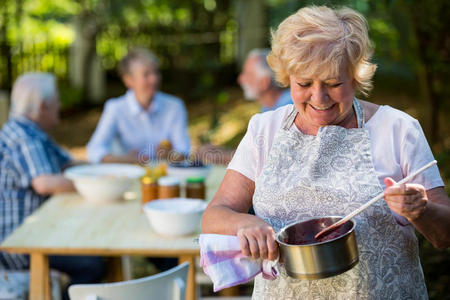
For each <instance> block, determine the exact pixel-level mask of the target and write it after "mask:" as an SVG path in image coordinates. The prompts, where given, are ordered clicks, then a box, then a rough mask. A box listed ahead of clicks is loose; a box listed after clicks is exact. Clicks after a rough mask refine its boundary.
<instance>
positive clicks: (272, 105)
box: [197, 49, 293, 165]
mask: <svg viewBox="0 0 450 300" xmlns="http://www.w3.org/2000/svg"><path fill="white" fill-rule="evenodd" d="M269 53H270V49H253V50H252V51H250V53H249V54H248V55H247V58H246V59H245V62H244V65H243V67H242V71H241V73H240V74H239V77H238V83H239V85H240V86H241V88H242V90H243V92H244V97H245V99H247V100H256V101H258V102H259V103H260V104H261V112H262V113H263V112H267V111H271V110H276V109H277V108H279V107H281V106H284V105H287V104H292V103H293V102H292V98H291V91H290V89H283V88H281V87H280V86H279V85H278V84H277V83H276V81H275V73H274V72H273V71H272V69H271V68H270V66H269V64H268V63H267V60H266V57H267V55H268V54H269ZM233 154H234V150H230V149H223V148H221V147H217V146H214V145H209V144H208V145H204V146H202V147H200V148H199V149H198V151H197V155H198V157H199V158H200V159H201V160H204V161H207V162H212V163H216V164H223V165H226V164H228V163H229V162H230V161H231V159H232V158H233Z"/></svg>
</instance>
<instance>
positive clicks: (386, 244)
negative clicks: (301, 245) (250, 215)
mask: <svg viewBox="0 0 450 300" xmlns="http://www.w3.org/2000/svg"><path fill="white" fill-rule="evenodd" d="M353 108H354V111H355V113H356V117H357V121H358V128H351V129H346V128H344V127H341V126H325V127H321V128H320V129H319V131H318V133H317V135H316V136H313V135H305V134H303V133H301V132H300V131H298V130H294V129H291V126H292V124H293V122H294V119H295V117H296V115H297V110H296V109H295V107H294V109H293V110H292V112H291V113H290V115H289V116H288V117H287V118H286V120H285V121H284V123H283V127H282V128H281V129H280V130H279V131H278V132H277V134H276V136H275V139H274V142H273V145H272V149H271V150H270V153H269V156H268V158H267V161H266V164H265V166H264V167H263V170H262V172H261V175H260V176H259V177H258V178H257V179H256V182H255V193H254V196H253V206H254V209H255V212H256V215H257V216H259V217H260V218H262V219H263V220H265V221H266V222H268V223H269V224H271V225H272V226H273V228H274V230H275V231H276V232H277V231H279V230H280V229H281V228H282V227H284V226H286V225H288V224H290V223H292V222H297V221H301V220H306V219H309V218H312V217H320V216H331V215H338V216H344V215H346V214H348V213H350V212H351V211H353V210H354V209H356V208H358V207H359V206H360V205H362V204H363V203H365V202H367V201H368V200H370V199H371V198H372V197H374V196H376V195H377V194H379V193H381V192H382V187H381V185H380V183H379V181H378V178H377V175H376V172H375V169H374V166H373V163H372V156H371V150H370V138H369V133H368V131H367V129H366V128H365V127H364V115H363V110H362V107H361V104H360V103H359V101H358V100H357V99H355V100H354V101H353ZM294 126H295V125H294ZM353 220H354V221H356V229H355V231H356V232H355V233H356V238H357V244H358V250H359V263H358V264H357V265H356V266H355V267H353V268H352V269H350V270H348V271H347V272H345V273H342V274H340V275H337V276H334V277H329V278H325V279H319V280H300V279H293V278H291V277H288V276H287V274H286V270H285V269H284V268H281V274H280V276H279V277H278V278H277V279H276V280H274V281H269V280H265V279H263V278H262V277H261V276H260V275H259V276H258V277H256V279H255V287H254V291H253V299H255V300H260V299H277V300H278V299H314V300H316V299H333V300H335V299H346V300H347V299H383V300H384V299H428V295H427V290H426V286H425V281H424V276H423V272H422V268H421V266H420V261H419V256H418V243H417V238H416V237H415V236H414V235H410V234H406V232H405V231H403V230H401V228H400V225H398V224H397V223H396V221H395V219H394V216H393V215H392V213H391V211H390V209H389V207H388V206H387V204H386V203H385V202H384V201H383V200H380V201H378V202H377V203H375V204H374V205H372V206H371V207H369V208H368V209H367V210H365V211H364V212H363V213H361V214H360V215H358V216H356V217H355V218H354V219H353Z"/></svg>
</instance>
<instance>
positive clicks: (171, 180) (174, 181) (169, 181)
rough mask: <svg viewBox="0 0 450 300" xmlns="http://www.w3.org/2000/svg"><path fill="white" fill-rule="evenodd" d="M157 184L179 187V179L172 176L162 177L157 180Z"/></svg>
mask: <svg viewBox="0 0 450 300" xmlns="http://www.w3.org/2000/svg"><path fill="white" fill-rule="evenodd" d="M158 184H159V185H163V186H174V185H180V179H178V178H177V177H173V176H164V177H161V178H159V179H158Z"/></svg>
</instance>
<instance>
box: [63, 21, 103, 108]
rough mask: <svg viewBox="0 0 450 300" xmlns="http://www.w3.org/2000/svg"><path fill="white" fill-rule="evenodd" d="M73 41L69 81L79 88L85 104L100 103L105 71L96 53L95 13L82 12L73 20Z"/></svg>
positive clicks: (96, 26) (96, 31) (96, 29)
mask: <svg viewBox="0 0 450 300" xmlns="http://www.w3.org/2000/svg"><path fill="white" fill-rule="evenodd" d="M74 27H75V32H76V38H75V41H74V43H73V45H72V47H71V55H70V70H69V72H70V73H69V74H70V82H71V84H72V86H74V87H76V88H78V89H80V90H81V94H82V101H83V103H84V104H85V105H87V104H92V103H100V102H101V101H102V100H104V95H105V72H104V70H103V68H102V66H101V63H100V60H99V58H98V56H97V53H96V36H97V33H98V24H97V22H96V20H95V15H93V14H91V13H89V12H84V13H81V14H79V15H78V16H77V17H76V18H75V20H74Z"/></svg>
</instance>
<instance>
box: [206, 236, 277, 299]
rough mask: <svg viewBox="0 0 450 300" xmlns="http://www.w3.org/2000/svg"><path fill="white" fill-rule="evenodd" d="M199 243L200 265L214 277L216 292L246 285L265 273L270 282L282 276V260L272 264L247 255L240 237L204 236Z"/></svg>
mask: <svg viewBox="0 0 450 300" xmlns="http://www.w3.org/2000/svg"><path fill="white" fill-rule="evenodd" d="M199 243H200V266H201V267H203V271H204V272H205V274H206V275H208V276H209V278H211V280H212V282H213V284H214V292H217V291H220V290H222V289H225V288H228V287H231V286H235V285H238V284H242V283H246V282H248V281H250V280H251V279H253V278H254V277H255V276H256V275H258V274H259V273H261V272H262V273H263V277H264V278H265V279H270V280H273V279H275V278H276V277H277V276H278V274H279V268H278V259H277V260H275V261H270V260H262V259H254V258H252V257H248V256H245V255H244V254H242V252H241V247H240V244H239V239H238V238H237V237H236V236H233V235H221V234H201V235H200V238H199Z"/></svg>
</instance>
